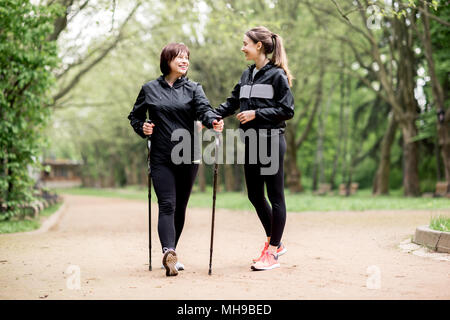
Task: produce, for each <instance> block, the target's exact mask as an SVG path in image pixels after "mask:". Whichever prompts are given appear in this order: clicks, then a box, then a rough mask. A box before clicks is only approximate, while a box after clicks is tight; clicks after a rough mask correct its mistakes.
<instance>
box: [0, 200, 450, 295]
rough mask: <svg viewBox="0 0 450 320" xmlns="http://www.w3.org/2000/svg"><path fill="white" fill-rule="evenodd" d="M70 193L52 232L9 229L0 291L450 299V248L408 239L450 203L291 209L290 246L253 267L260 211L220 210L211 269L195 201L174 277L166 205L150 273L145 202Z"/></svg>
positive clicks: (205, 221) (1, 244) (2, 247)
mask: <svg viewBox="0 0 450 320" xmlns="http://www.w3.org/2000/svg"><path fill="white" fill-rule="evenodd" d="M64 198H65V207H64V212H63V214H62V216H61V218H60V220H59V222H58V224H57V225H55V226H54V227H53V228H51V229H50V230H49V231H48V232H45V233H40V234H39V233H31V234H6V235H0V299H450V259H449V255H446V254H441V255H438V256H436V255H427V254H421V255H416V254H413V253H412V252H411V250H410V252H407V250H405V249H404V247H405V245H406V246H408V244H407V242H408V239H410V238H411V236H412V235H413V234H414V231H415V228H416V226H419V225H424V224H427V223H428V222H429V219H430V216H431V214H438V213H445V214H447V215H448V214H450V209H448V210H440V211H364V212H301V213H291V212H290V213H288V218H287V224H286V229H285V237H284V239H283V241H284V243H285V245H286V247H287V249H288V252H287V253H286V254H285V255H284V256H282V257H280V261H281V268H279V269H275V270H271V271H265V272H252V271H251V270H250V262H251V259H252V258H253V257H255V256H258V254H259V252H260V250H261V247H262V245H263V242H264V233H263V229H262V227H261V226H260V223H259V221H258V218H257V216H256V214H255V213H253V212H249V211H230V210H224V209H218V210H217V211H216V230H215V239H214V256H213V275H212V276H208V263H209V238H210V226H211V218H210V217H211V212H210V211H211V210H207V209H192V208H189V209H188V213H187V215H188V216H187V220H186V225H185V229H184V232H183V235H182V237H181V239H180V243H179V246H178V248H177V253H178V256H179V259H180V261H181V262H183V263H184V264H185V266H186V270H185V271H182V272H180V274H179V275H178V276H177V277H170V278H168V277H166V276H165V272H164V271H163V270H162V269H160V266H161V258H162V254H161V251H160V245H159V240H158V236H157V233H156V219H157V206H156V205H154V206H153V209H152V211H153V213H152V220H153V237H152V239H153V250H152V255H153V271H152V272H149V271H148V243H147V241H148V240H147V238H148V233H147V224H148V222H147V204H146V202H145V201H134V200H123V199H111V198H102V197H90V196H69V195H66V196H64ZM402 243H403V244H402ZM402 245H403V248H402ZM77 275H79V277H77ZM77 279H79V282H77Z"/></svg>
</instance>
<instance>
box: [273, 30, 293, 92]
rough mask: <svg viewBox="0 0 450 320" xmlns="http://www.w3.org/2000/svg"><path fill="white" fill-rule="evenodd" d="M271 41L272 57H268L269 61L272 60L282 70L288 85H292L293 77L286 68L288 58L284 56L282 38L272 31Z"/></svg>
mask: <svg viewBox="0 0 450 320" xmlns="http://www.w3.org/2000/svg"><path fill="white" fill-rule="evenodd" d="M272 41H273V54H272V58H271V59H270V62H272V63H273V64H274V65H275V66H277V67H278V68H281V69H283V70H284V72H285V73H286V76H287V78H288V83H289V86H291V87H292V79H293V77H292V74H291V71H290V70H289V68H288V59H287V56H286V51H285V50H284V46H283V39H282V38H281V37H280V36H279V35H277V34H276V33H273V34H272Z"/></svg>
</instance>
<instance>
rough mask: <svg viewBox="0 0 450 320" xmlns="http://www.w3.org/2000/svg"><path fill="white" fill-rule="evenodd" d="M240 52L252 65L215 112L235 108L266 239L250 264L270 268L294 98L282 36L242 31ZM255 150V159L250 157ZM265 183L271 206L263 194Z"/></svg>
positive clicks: (278, 247) (280, 218) (282, 219)
mask: <svg viewBox="0 0 450 320" xmlns="http://www.w3.org/2000/svg"><path fill="white" fill-rule="evenodd" d="M241 51H242V52H243V53H244V54H245V58H246V59H247V60H252V61H254V62H255V63H254V64H253V65H251V66H250V67H249V68H248V69H247V70H245V71H244V72H243V74H242V76H241V78H240V80H239V82H238V84H236V86H235V87H234V89H233V91H232V93H231V96H230V97H229V98H228V99H227V100H226V102H225V103H222V104H221V105H220V106H219V107H218V108H216V109H215V110H214V111H215V112H216V113H217V114H218V115H219V116H221V117H222V118H225V117H227V116H230V115H232V114H234V113H235V111H236V110H237V109H239V110H240V112H239V113H238V114H237V115H236V117H237V119H238V120H239V122H240V128H241V129H242V130H243V132H244V135H243V136H244V144H245V152H246V156H245V163H244V172H245V181H246V185H247V192H248V198H249V200H250V202H251V203H252V205H253V206H254V207H255V209H256V212H257V214H258V217H259V219H260V221H261V223H262V226H263V228H264V231H265V234H266V237H267V242H265V245H264V249H263V250H262V252H261V255H260V256H259V257H258V258H257V259H253V264H252V266H251V268H252V270H270V269H274V268H278V267H280V263H279V261H278V256H280V255H282V254H284V253H285V252H286V251H287V250H286V248H285V246H284V245H283V244H282V243H281V238H282V235H283V231H284V226H285V223H286V203H285V199H284V170H283V160H284V154H285V152H286V140H285V138H284V131H285V127H286V123H285V121H286V120H288V119H291V118H292V117H293V116H294V98H293V96H292V93H291V90H290V87H291V85H292V75H291V73H290V71H289V69H288V63H287V57H286V52H285V49H284V46H283V40H282V38H281V37H280V36H279V35H277V34H275V33H273V32H271V31H270V30H269V29H267V28H266V27H256V28H252V29H250V30H249V31H247V32H246V33H245V35H244V39H243V46H242V48H241ZM253 130H254V131H255V132H256V133H257V134H256V137H257V141H250V140H251V139H248V138H249V137H250V136H251V134H250V133H251V132H250V131H253ZM246 138H247V139H246ZM255 142H256V143H255ZM255 146H256V147H255ZM255 148H256V153H257V160H256V161H253V159H254V157H253V156H254V153H255ZM263 150H266V151H263ZM267 150H269V151H270V152H269V153H270V155H269V159H270V160H269V163H270V162H275V163H270V166H271V167H273V166H274V165H275V166H274V167H275V171H273V170H272V171H271V170H267V169H268V164H267V161H265V160H264V161H262V160H263V159H262V157H263V156H265V155H266V154H267V152H268V151H267ZM264 152H265V154H264ZM267 155H268V154H267ZM265 169H266V170H265ZM268 171H271V172H270V173H268ZM265 187H266V188H267V195H268V198H269V201H270V205H269V202H268V201H267V199H266V197H265V194H264V188H265Z"/></svg>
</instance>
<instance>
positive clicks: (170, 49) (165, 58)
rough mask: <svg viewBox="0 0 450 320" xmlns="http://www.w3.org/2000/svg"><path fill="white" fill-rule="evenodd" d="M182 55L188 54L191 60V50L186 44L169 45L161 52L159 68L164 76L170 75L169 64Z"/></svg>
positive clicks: (174, 43)
mask: <svg viewBox="0 0 450 320" xmlns="http://www.w3.org/2000/svg"><path fill="white" fill-rule="evenodd" d="M180 53H186V54H187V56H188V59H189V48H188V47H187V46H186V45H185V44H184V43H176V42H173V43H169V44H168V45H166V46H165V47H164V48H163V49H162V51H161V59H160V63H159V68H160V69H161V72H162V73H163V75H165V76H166V75H168V74H169V73H170V66H169V64H170V63H171V62H172V60H173V59H175V58H176V57H177V56H178V55H179V54H180Z"/></svg>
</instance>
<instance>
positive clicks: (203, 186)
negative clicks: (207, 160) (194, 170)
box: [198, 162, 206, 192]
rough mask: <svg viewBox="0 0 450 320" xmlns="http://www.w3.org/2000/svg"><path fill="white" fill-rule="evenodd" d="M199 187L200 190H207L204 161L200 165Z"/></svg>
mask: <svg viewBox="0 0 450 320" xmlns="http://www.w3.org/2000/svg"><path fill="white" fill-rule="evenodd" d="M198 188H199V190H200V192H205V191H206V179H205V164H204V163H203V162H202V163H200V164H199V165H198Z"/></svg>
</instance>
